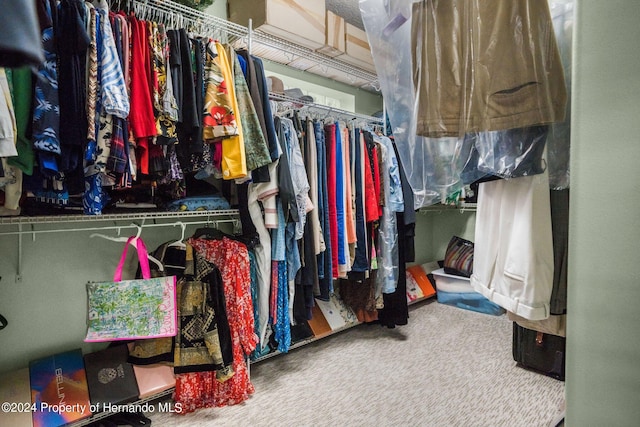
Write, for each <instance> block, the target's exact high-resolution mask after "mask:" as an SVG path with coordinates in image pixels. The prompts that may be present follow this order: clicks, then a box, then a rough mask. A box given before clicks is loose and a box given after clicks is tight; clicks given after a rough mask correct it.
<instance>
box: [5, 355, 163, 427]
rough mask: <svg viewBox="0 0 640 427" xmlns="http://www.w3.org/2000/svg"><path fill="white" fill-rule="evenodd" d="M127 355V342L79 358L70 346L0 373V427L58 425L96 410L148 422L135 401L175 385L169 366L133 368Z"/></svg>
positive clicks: (92, 413)
mask: <svg viewBox="0 0 640 427" xmlns="http://www.w3.org/2000/svg"><path fill="white" fill-rule="evenodd" d="M128 354H129V353H128V348H127V345H126V344H117V345H113V346H110V347H108V348H106V349H104V350H100V351H97V352H94V353H88V354H86V355H84V356H83V355H82V351H81V350H80V349H75V350H71V351H67V352H63V353H57V354H54V355H51V356H47V357H44V358H41V359H38V360H33V361H31V362H30V363H29V368H25V369H21V370H18V371H15V372H11V373H8V374H5V375H2V376H0V400H2V402H4V403H3V407H2V411H0V426H12V427H22V426H25V427H31V426H33V427H58V426H64V425H67V424H72V423H74V422H77V421H80V420H83V419H86V418H89V417H91V416H92V415H95V414H97V413H114V415H113V416H114V417H116V418H118V417H119V420H116V421H118V422H120V421H123V419H124V421H125V424H124V425H126V424H127V423H126V420H130V421H135V423H136V424H135V425H149V424H150V423H151V422H150V421H149V420H148V418H146V417H145V416H144V414H142V411H137V410H135V409H136V408H137V407H138V406H141V405H134V402H136V401H138V400H139V399H144V398H148V397H151V396H154V395H156V394H158V393H161V392H163V391H166V390H169V389H171V388H172V387H174V386H175V377H174V375H173V368H172V367H171V366H168V365H159V364H157V365H149V366H134V365H131V364H130V363H128V362H127V357H128ZM132 409H133V411H132ZM119 412H122V414H118V413H119ZM114 420H115V419H114ZM116 425H123V424H122V423H121V422H120V424H117V423H116ZM132 425H133V424H132Z"/></svg>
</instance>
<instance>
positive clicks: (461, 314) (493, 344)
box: [151, 301, 564, 427]
mask: <svg viewBox="0 0 640 427" xmlns="http://www.w3.org/2000/svg"><path fill="white" fill-rule="evenodd" d="M511 328H512V324H511V322H509V321H508V320H507V318H506V316H500V317H495V316H489V315H485V314H479V313H475V312H471V311H466V310H462V309H458V308H454V307H450V306H445V305H442V304H439V303H437V302H435V301H426V302H422V303H419V304H417V305H415V306H412V307H411V309H410V319H409V324H408V325H406V326H401V327H397V328H395V329H387V328H382V327H380V326H379V325H360V326H357V327H355V328H352V329H349V330H346V331H344V332H341V333H339V334H336V335H332V336H330V337H328V338H325V339H322V340H319V341H316V342H314V343H312V344H309V345H306V346H304V347H301V348H299V349H296V350H293V351H291V352H290V353H289V354H284V355H279V356H276V357H273V358H270V359H267V360H264V361H262V362H259V363H257V364H253V365H252V366H251V378H252V382H253V383H254V385H255V388H256V392H255V394H254V395H253V396H252V397H251V398H250V399H249V400H248V401H246V402H245V403H243V404H241V405H237V406H232V407H225V408H212V409H203V410H200V411H197V412H195V413H192V414H188V415H182V416H181V415H175V414H168V413H159V412H156V413H154V414H152V415H151V418H152V420H153V425H155V426H162V427H164V426H168V427H171V426H185V427H189V426H206V425H211V426H438V427H439V426H464V427H473V426H478V427H480V426H487V427H496V426H509V427H546V426H549V425H551V424H554V425H555V423H553V420H556V419H557V418H558V414H559V413H561V411H562V407H563V405H564V383H563V382H561V381H558V380H555V379H552V378H549V377H546V376H543V375H540V374H537V373H533V372H530V371H527V370H525V369H522V368H519V367H517V366H516V364H515V362H514V361H513V359H512V357H511V340H512V337H511V335H512V329H511Z"/></svg>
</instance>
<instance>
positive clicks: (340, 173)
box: [336, 122, 347, 265]
mask: <svg viewBox="0 0 640 427" xmlns="http://www.w3.org/2000/svg"><path fill="white" fill-rule="evenodd" d="M342 143H343V141H342V131H341V130H340V123H338V122H336V212H337V215H338V264H340V265H345V264H346V263H347V256H346V251H345V247H344V242H345V232H346V230H345V218H344V213H345V212H344V211H345V209H344V208H345V206H344V191H345V188H344V169H345V168H344V164H343V163H344V158H343V154H342V153H343V151H344V149H343V144H342Z"/></svg>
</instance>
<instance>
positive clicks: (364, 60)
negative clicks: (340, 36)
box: [339, 22, 376, 73]
mask: <svg viewBox="0 0 640 427" xmlns="http://www.w3.org/2000/svg"><path fill="white" fill-rule="evenodd" d="M344 39H345V52H346V54H345V55H342V56H340V58H339V59H340V60H341V61H344V62H346V63H348V64H352V65H355V66H357V67H360V68H362V69H364V70H367V71H371V72H374V73H375V71H376V67H375V66H374V64H373V56H371V48H370V46H369V39H368V38H367V33H365V32H364V30H361V29H360V28H358V27H356V26H354V25H351V24H349V23H348V22H347V23H345V24H344Z"/></svg>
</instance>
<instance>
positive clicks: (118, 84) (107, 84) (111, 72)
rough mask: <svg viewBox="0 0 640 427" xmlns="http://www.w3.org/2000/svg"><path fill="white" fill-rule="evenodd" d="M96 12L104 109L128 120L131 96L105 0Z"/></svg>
mask: <svg viewBox="0 0 640 427" xmlns="http://www.w3.org/2000/svg"><path fill="white" fill-rule="evenodd" d="M96 10H97V11H98V13H99V14H100V35H101V37H100V40H99V43H100V44H102V47H101V49H100V50H99V55H100V56H98V61H99V62H100V67H99V68H100V78H99V81H100V85H101V95H102V97H101V104H102V109H103V111H104V112H106V113H107V114H113V115H114V116H117V117H120V118H122V119H126V118H127V116H128V115H129V108H130V104H129V95H128V94H127V87H126V85H125V82H124V75H123V73H122V67H121V65H120V58H119V56H118V51H117V48H116V43H115V40H114V38H113V31H112V29H111V23H110V21H109V6H108V5H107V2H106V1H105V0H101V1H100V5H99V6H98V7H97V8H96Z"/></svg>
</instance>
